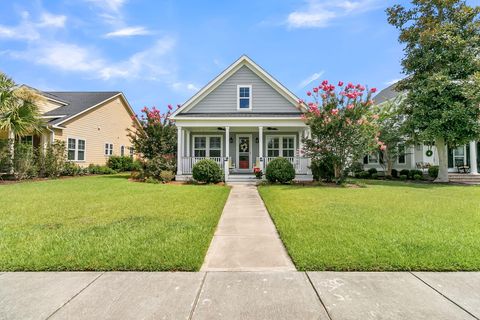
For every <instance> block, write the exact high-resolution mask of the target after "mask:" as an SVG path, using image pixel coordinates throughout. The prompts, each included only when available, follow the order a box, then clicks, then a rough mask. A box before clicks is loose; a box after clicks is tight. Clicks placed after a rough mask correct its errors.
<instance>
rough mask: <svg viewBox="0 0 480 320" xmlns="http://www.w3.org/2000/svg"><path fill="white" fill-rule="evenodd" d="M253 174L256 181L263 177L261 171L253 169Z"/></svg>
mask: <svg viewBox="0 0 480 320" xmlns="http://www.w3.org/2000/svg"><path fill="white" fill-rule="evenodd" d="M253 173H254V174H255V177H256V178H257V179H262V176H263V172H262V169H260V168H257V167H255V168H253Z"/></svg>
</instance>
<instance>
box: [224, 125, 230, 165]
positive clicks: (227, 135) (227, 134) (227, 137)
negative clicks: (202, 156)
mask: <svg viewBox="0 0 480 320" xmlns="http://www.w3.org/2000/svg"><path fill="white" fill-rule="evenodd" d="M225 157H228V158H229V159H230V127H225Z"/></svg>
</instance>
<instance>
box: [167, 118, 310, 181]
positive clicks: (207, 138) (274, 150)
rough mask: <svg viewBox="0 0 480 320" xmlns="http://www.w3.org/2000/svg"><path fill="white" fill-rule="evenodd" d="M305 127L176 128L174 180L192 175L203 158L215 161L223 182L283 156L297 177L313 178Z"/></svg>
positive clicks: (251, 173) (264, 165)
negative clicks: (304, 150) (306, 151)
mask: <svg viewBox="0 0 480 320" xmlns="http://www.w3.org/2000/svg"><path fill="white" fill-rule="evenodd" d="M307 134H308V131H307V129H306V128H305V127H267V128H264V127H263V126H259V127H243V126H242V127H230V126H226V127H213V128H212V127H178V141H177V144H178V146H179V152H178V158H177V163H178V169H177V177H176V178H177V180H188V179H190V178H191V175H192V169H193V166H194V165H195V164H196V163H197V162H198V161H200V160H202V159H207V158H208V159H211V160H213V161H215V162H216V163H217V164H218V165H219V166H220V168H221V169H222V171H223V172H224V175H225V181H230V180H232V181H233V180H235V179H238V177H240V176H244V177H245V176H250V177H253V174H254V168H259V169H260V170H262V172H264V173H265V169H266V168H267V165H268V163H269V162H270V161H272V160H273V159H275V158H277V157H284V158H286V159H288V160H289V161H290V163H292V165H293V167H294V168H295V173H296V177H295V179H296V180H312V175H311V171H310V159H309V158H306V157H303V156H302V155H301V152H300V150H301V149H302V148H303V146H302V139H303V138H304V137H305V136H306V135H307Z"/></svg>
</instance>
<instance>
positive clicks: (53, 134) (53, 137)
mask: <svg viewBox="0 0 480 320" xmlns="http://www.w3.org/2000/svg"><path fill="white" fill-rule="evenodd" d="M47 130H48V131H50V132H51V135H50V137H51V141H50V143H53V142H55V131H53V130H52V129H50V128H49V126H47Z"/></svg>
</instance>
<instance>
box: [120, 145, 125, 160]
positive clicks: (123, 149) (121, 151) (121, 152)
mask: <svg viewBox="0 0 480 320" xmlns="http://www.w3.org/2000/svg"><path fill="white" fill-rule="evenodd" d="M120 155H121V156H122V157H123V156H124V155H125V146H121V147H120Z"/></svg>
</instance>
